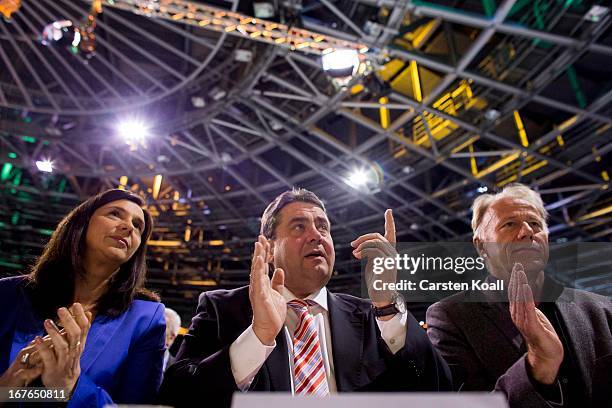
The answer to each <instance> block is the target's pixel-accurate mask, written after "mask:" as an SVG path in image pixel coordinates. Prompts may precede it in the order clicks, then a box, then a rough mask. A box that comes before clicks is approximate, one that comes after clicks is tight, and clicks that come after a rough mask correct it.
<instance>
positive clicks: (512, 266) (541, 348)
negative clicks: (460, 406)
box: [427, 184, 612, 408]
mask: <svg viewBox="0 0 612 408" xmlns="http://www.w3.org/2000/svg"><path fill="white" fill-rule="evenodd" d="M472 209H473V218H472V230H473V232H474V236H473V243H474V246H475V247H476V250H477V252H478V254H479V255H480V257H482V258H483V259H484V260H485V265H486V267H487V270H488V272H489V277H488V280H489V281H495V280H502V281H504V283H505V285H504V287H506V288H507V291H506V292H505V299H500V298H495V297H494V296H493V295H492V294H490V293H484V291H482V292H481V291H477V292H468V291H465V292H461V293H458V294H456V295H453V296H450V297H449V298H446V299H444V300H442V301H440V302H438V303H435V304H434V305H432V306H431V307H430V308H429V309H428V310H427V324H428V335H429V338H430V339H431V341H432V343H433V344H434V346H435V347H436V348H437V349H438V350H439V351H440V352H441V353H442V355H443V356H444V358H445V359H446V361H447V363H448V364H449V365H450V366H451V370H452V371H453V380H454V381H453V382H454V386H455V388H456V389H457V390H459V391H492V390H496V391H501V392H503V393H504V394H505V395H506V397H507V399H508V401H509V404H510V407H512V408H514V407H517V408H518V407H538V406H542V407H551V406H553V407H556V406H566V407H573V406H577V405H578V404H580V405H581V406H598V404H600V403H603V402H604V399H607V398H608V397H609V396H610V391H609V389H607V388H606V387H609V385H610V383H611V381H610V373H611V372H612V335H611V334H610V333H611V324H612V305H611V303H610V300H609V299H608V298H606V297H603V296H599V295H596V294H593V293H588V292H584V291H580V290H575V289H569V288H564V287H562V286H561V285H559V284H558V283H556V282H554V281H553V280H552V279H550V278H549V277H547V276H546V275H545V273H544V269H545V267H546V265H547V263H548V258H549V247H548V226H547V224H546V218H547V215H548V214H547V212H546V209H545V207H544V204H543V202H542V199H541V197H540V195H539V194H538V193H537V192H535V191H533V190H532V189H530V188H529V187H527V186H524V185H521V184H513V185H509V186H507V187H506V188H504V189H503V191H501V192H500V193H498V194H494V195H492V194H484V195H481V196H479V197H478V198H477V199H476V200H475V201H474V204H473V207H472ZM506 300H507V301H506ZM608 402H609V401H608Z"/></svg>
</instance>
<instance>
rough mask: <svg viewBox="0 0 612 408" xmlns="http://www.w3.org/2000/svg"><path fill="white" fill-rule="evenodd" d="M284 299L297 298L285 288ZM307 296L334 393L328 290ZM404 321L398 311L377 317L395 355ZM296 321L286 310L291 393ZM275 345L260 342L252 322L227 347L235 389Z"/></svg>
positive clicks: (244, 385)
mask: <svg viewBox="0 0 612 408" xmlns="http://www.w3.org/2000/svg"><path fill="white" fill-rule="evenodd" d="M281 294H282V295H283V297H284V298H285V300H286V301H287V302H289V301H291V300H293V299H296V298H297V297H296V296H295V295H294V294H293V293H291V292H290V291H289V290H288V289H286V288H284V290H283V293H281ZM306 299H310V300H312V301H314V302H316V305H314V306H309V307H308V310H309V311H310V313H311V314H312V315H313V317H314V319H315V322H316V325H317V332H318V335H319V342H320V345H321V352H322V354H323V363H324V364H325V373H326V375H327V383H328V386H329V391H330V392H336V391H337V387H336V378H335V376H334V359H333V350H332V341H331V328H330V325H329V309H328V307H327V289H326V288H325V287H323V288H322V289H320V290H319V291H317V292H315V293H313V294H311V295H310V296H308V297H307V298H306ZM406 321H407V313H405V312H404V313H401V314H399V313H398V314H397V315H395V316H393V318H392V319H390V320H387V321H382V320H379V319H376V323H377V324H378V328H379V329H380V332H381V336H382V338H383V340H384V341H385V343H386V344H387V346H388V347H389V350H391V352H392V353H393V354H395V353H396V352H397V351H398V350H400V349H402V348H403V347H404V344H405V341H406ZM298 323H299V318H298V316H297V314H296V313H295V311H293V309H291V308H288V309H287V318H286V320H285V326H284V327H283V329H282V330H283V332H284V333H285V339H286V341H287V350H288V353H287V359H288V361H289V374H288V375H289V377H290V383H291V393H292V394H293V393H294V387H293V375H292V373H293V332H294V330H295V328H296V326H297V324H298ZM275 347H276V342H274V344H273V345H271V346H267V345H265V344H263V343H262V342H261V341H260V340H259V338H258V337H257V335H256V334H255V332H254V331H253V325H252V324H251V325H250V326H249V327H247V329H246V330H245V331H244V332H242V334H241V335H240V336H238V338H237V339H236V340H235V341H234V342H233V343H232V345H231V346H230V349H229V356H230V363H231V368H232V374H233V375H234V380H235V381H236V385H237V386H238V389H240V390H241V391H246V390H248V388H249V386H250V385H251V382H253V379H254V378H255V375H257V373H258V372H259V370H260V368H261V366H262V365H263V364H264V362H265V361H266V359H267V358H268V356H269V355H270V353H272V350H274V348H275Z"/></svg>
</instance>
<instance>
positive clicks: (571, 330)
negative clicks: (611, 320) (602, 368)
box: [555, 289, 595, 390]
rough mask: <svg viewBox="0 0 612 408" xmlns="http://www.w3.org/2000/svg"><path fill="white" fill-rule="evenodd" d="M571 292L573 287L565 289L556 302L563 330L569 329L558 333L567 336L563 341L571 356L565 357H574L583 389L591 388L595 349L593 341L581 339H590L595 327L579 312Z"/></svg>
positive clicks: (566, 357)
mask: <svg viewBox="0 0 612 408" xmlns="http://www.w3.org/2000/svg"><path fill="white" fill-rule="evenodd" d="M571 292H572V290H571V289H565V290H564V291H563V292H562V294H561V296H559V298H558V299H557V301H556V302H555V306H556V307H557V309H558V310H559V314H560V315H561V317H560V319H561V320H562V322H559V323H561V326H562V327H561V330H567V335H565V333H557V335H558V336H559V337H561V336H563V337H565V339H562V341H563V343H565V344H566V345H567V347H568V348H570V350H567V351H568V352H569V353H570V354H571V356H567V355H566V356H565V357H564V358H565V359H568V358H572V359H573V360H574V362H575V364H576V366H577V367H576V368H577V369H578V372H579V373H581V374H582V375H577V376H576V378H579V379H580V380H579V381H582V382H583V384H582V387H581V389H583V390H590V388H591V387H590V384H591V382H592V381H591V375H592V374H593V361H595V351H594V349H593V344H592V343H591V342H589V341H581V339H590V338H591V337H592V336H593V329H592V327H591V325H590V324H589V322H588V319H585V318H584V316H582V315H581V313H580V312H579V308H577V307H576V303H574V301H573V295H572V293H571ZM587 377H588V378H587Z"/></svg>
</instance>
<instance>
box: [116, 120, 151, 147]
mask: <svg viewBox="0 0 612 408" xmlns="http://www.w3.org/2000/svg"><path fill="white" fill-rule="evenodd" d="M118 130H119V134H120V135H121V136H122V137H123V138H124V139H125V141H126V142H127V143H130V142H134V141H140V140H143V139H144V138H145V137H146V136H147V127H146V126H145V125H144V123H142V122H140V121H138V120H133V119H132V120H126V121H124V122H121V123H120V124H119V127H118Z"/></svg>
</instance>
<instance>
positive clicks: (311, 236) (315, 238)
mask: <svg viewBox="0 0 612 408" xmlns="http://www.w3.org/2000/svg"><path fill="white" fill-rule="evenodd" d="M321 239H323V235H322V234H321V231H319V229H318V228H317V227H316V226H314V225H312V226H310V228H308V241H309V242H321Z"/></svg>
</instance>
